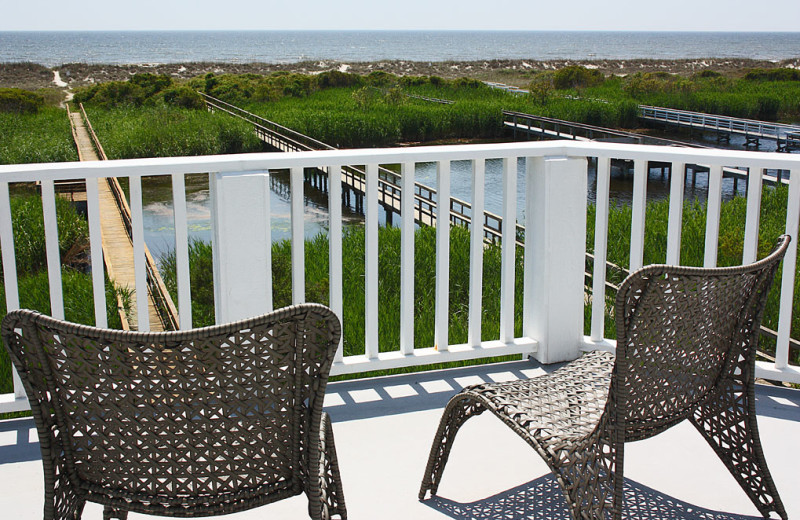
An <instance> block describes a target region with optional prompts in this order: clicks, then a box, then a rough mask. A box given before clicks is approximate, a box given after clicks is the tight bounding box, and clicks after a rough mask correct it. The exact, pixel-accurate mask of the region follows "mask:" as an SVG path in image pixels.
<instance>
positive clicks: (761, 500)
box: [690, 383, 788, 520]
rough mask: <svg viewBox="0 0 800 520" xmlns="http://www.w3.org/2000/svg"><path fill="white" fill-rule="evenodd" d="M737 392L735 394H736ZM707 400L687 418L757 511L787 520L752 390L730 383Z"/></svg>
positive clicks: (765, 515) (766, 516)
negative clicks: (761, 431)
mask: <svg viewBox="0 0 800 520" xmlns="http://www.w3.org/2000/svg"><path fill="white" fill-rule="evenodd" d="M737 389H738V391H737ZM717 392H718V393H716V394H715V395H714V396H711V397H709V398H708V399H706V401H705V403H704V404H703V405H701V406H699V407H698V408H697V410H696V411H695V413H694V416H693V417H691V418H690V420H691V422H692V424H694V426H695V427H696V428H697V430H698V431H699V432H700V433H701V434H702V435H703V437H704V438H705V439H706V441H708V443H709V444H710V445H711V447H712V448H713V449H714V451H715V452H716V453H717V455H718V456H719V458H720V459H721V460H722V462H723V463H724V464H725V466H726V467H727V468H728V471H730V472H731V475H733V477H734V478H735V479H736V481H737V482H738V483H739V485H740V486H741V487H742V489H743V490H744V492H745V493H747V496H748V497H750V500H751V501H752V502H753V504H755V506H756V507H757V508H758V510H759V511H760V512H761V514H762V515H764V517H765V518H768V517H769V515H770V513H771V512H775V513H777V514H778V515H780V517H781V518H783V519H784V520H786V519H787V518H788V517H787V514H786V509H785V508H784V507H783V502H782V501H781V498H780V496H779V495H778V490H777V488H776V487H775V482H774V481H773V480H772V476H771V475H770V472H769V469H768V468H767V461H766V459H765V458H764V452H763V451H762V448H761V440H760V438H759V435H758V423H757V420H756V413H755V403H754V399H753V393H752V392H753V390H752V388H749V389H748V388H742V386H740V385H734V384H733V383H730V384H728V385H724V386H721V387H720V389H719V390H718V391H717Z"/></svg>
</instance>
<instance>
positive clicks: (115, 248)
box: [69, 112, 165, 331]
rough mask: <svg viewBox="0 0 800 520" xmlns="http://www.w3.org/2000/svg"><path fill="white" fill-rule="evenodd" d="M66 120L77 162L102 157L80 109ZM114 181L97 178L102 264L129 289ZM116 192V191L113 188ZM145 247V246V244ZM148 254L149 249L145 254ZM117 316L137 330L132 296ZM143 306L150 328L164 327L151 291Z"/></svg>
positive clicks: (127, 250)
mask: <svg viewBox="0 0 800 520" xmlns="http://www.w3.org/2000/svg"><path fill="white" fill-rule="evenodd" d="M69 117H70V123H71V124H72V134H73V136H74V138H75V145H76V146H77V148H78V157H79V159H80V160H81V161H99V160H102V159H104V158H105V157H101V154H102V155H105V154H103V153H102V151H101V152H100V154H98V150H97V149H96V147H95V145H94V141H93V139H92V136H91V134H90V131H89V129H87V128H86V124H85V123H84V118H83V115H82V114H81V113H80V112H69ZM114 184H117V186H118V182H117V179H115V178H108V179H99V182H98V191H99V196H100V227H101V232H102V237H103V262H104V263H105V268H106V273H107V274H108V277H109V278H110V279H111V280H113V281H114V283H116V284H117V285H119V286H121V287H126V288H128V289H130V290H131V291H132V292H133V291H135V287H136V275H135V268H134V258H133V242H132V241H131V238H130V235H129V234H128V229H127V226H126V223H125V218H124V216H123V211H122V210H121V208H120V207H119V203H118V200H117V196H116V195H115V193H114V191H115V190H114V189H113V188H114V187H115V186H114ZM117 191H118V190H117ZM145 248H147V246H145ZM146 254H147V256H148V257H149V256H150V255H149V252H148V253H146ZM118 306H119V308H120V317H121V318H122V326H123V329H125V330H139V324H138V323H137V320H138V313H137V306H136V298H135V297H134V298H131V309H130V314H127V315H126V314H125V312H124V311H123V310H122V308H121V305H120V304H119V302H118ZM147 307H148V314H149V316H150V330H152V331H163V330H165V327H164V325H163V323H162V320H161V317H160V314H159V312H158V309H157V306H156V304H155V300H154V298H153V295H152V292H151V291H148V294H147Z"/></svg>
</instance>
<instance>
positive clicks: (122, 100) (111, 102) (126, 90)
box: [74, 81, 146, 107]
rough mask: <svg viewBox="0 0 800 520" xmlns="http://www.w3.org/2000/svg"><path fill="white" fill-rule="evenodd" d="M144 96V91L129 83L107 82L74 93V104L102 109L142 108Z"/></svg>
mask: <svg viewBox="0 0 800 520" xmlns="http://www.w3.org/2000/svg"><path fill="white" fill-rule="evenodd" d="M145 98H146V95H145V90H144V89H143V88H142V87H140V86H139V85H137V84H135V83H131V82H129V81H109V82H108V83H101V84H100V85H93V86H91V87H89V88H87V89H82V90H79V91H77V92H76V93H75V97H74V100H75V102H76V103H89V102H91V103H92V104H95V105H100V106H104V107H119V106H125V105H130V106H137V107H138V106H142V104H144V101H145Z"/></svg>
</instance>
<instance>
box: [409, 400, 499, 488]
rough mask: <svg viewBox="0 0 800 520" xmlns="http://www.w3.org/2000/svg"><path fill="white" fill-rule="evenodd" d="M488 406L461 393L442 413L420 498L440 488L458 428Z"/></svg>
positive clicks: (423, 479)
mask: <svg viewBox="0 0 800 520" xmlns="http://www.w3.org/2000/svg"><path fill="white" fill-rule="evenodd" d="M485 410H486V407H485V406H484V405H483V404H482V403H480V402H478V401H476V400H475V399H473V398H472V397H471V396H469V395H467V394H459V395H456V396H455V397H453V398H452V399H451V400H450V402H449V403H447V408H445V410H444V413H443V414H442V419H441V421H440V422H439V429H438V430H437V431H436V436H435V437H434V439H433V445H432V446H431V452H430V455H429V456H428V465H427V466H426V467H425V475H424V476H423V478H422V485H421V486H420V489H419V499H420V500H424V499H425V495H426V494H427V492H428V491H430V492H431V495H435V494H436V491H437V490H438V489H439V482H440V481H441V478H442V472H444V467H445V465H446V464H447V459H448V457H449V456H450V450H451V449H452V447H453V440H454V439H455V436H456V433H458V429H459V428H461V425H462V424H464V422H466V420H467V419H469V418H470V417H473V416H475V415H480V414H481V413H483V412H484V411H485Z"/></svg>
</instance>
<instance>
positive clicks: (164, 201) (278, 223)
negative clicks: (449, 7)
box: [142, 159, 745, 258]
mask: <svg viewBox="0 0 800 520" xmlns="http://www.w3.org/2000/svg"><path fill="white" fill-rule="evenodd" d="M415 176H416V180H417V182H419V183H421V184H424V185H426V186H429V187H431V188H434V189H436V188H437V179H436V164H435V163H419V164H417V166H416V170H415ZM270 181H271V182H270V183H271V188H272V190H271V194H272V197H271V201H270V204H271V214H272V240H273V242H275V241H280V240H285V239H289V238H290V237H291V222H290V189H289V175H288V172H287V171H276V172H272V173H271V176H270ZM596 181H597V176H596V170H595V168H594V166H593V164H592V163H590V165H589V175H588V199H589V202H590V203H592V202H594V199H595V194H596V192H597V186H596ZM744 184H745V183H744V182H742V181H739V182H738V188H737V191H736V193H738V194H740V195H741V194H743V193H744V188H745V186H744ZM517 188H518V191H517V220H518V221H520V222H523V221H524V217H525V204H524V198H525V160H524V159H519V160H518V161H517ZM142 190H143V204H144V227H145V240H146V241H147V245H148V247H149V248H150V251H151V252H152V254H153V255H154V256H155V257H156V258H160V257H161V256H162V255H163V254H164V253H166V252H168V251H171V250H172V249H174V246H175V227H174V226H175V225H174V213H173V207H172V184H171V180H170V178H169V177H166V176H164V177H148V178H145V179H143V182H142ZM450 190H451V195H452V196H453V197H456V198H459V199H461V200H464V201H467V202H470V201H471V199H472V163H471V162H470V161H455V162H453V163H452V164H451V187H450ZM632 191H633V175H632V174H631V173H630V172H628V171H627V170H626V169H625V168H621V167H620V166H614V167H612V172H611V184H610V197H611V200H612V204H630V202H631V196H632ZM502 192H503V189H502V161H501V160H499V159H497V160H489V161H487V163H486V178H485V185H484V194H485V209H486V210H487V211H490V212H493V213H496V214H501V204H502ZM707 192H708V174H707V173H705V172H696V173H695V172H693V171H692V170H689V171H688V173H687V176H686V183H685V193H684V196H685V199H686V200H689V201H691V200H698V201H704V200H705V199H706V197H707ZM736 193H735V192H734V181H733V179H732V178H728V177H726V178H725V179H724V180H723V193H722V197H723V200H727V199H731V198H732V197H734V196H735V194H736ZM304 195H305V196H304V198H305V211H304V221H305V235H306V238H311V237H313V236H315V235H317V234H319V233H321V232H326V230H327V227H328V196H327V194H326V193H322V192H321V191H319V190H318V189H316V188H313V187H312V186H310V185H309V184H308V183H306V185H305V189H304ZM647 197H648V200H649V201H652V200H661V199H666V198H668V197H669V175H668V174H667V173H665V172H664V171H662V170H661V169H660V168H651V169H650V171H649V172H648V181H647ZM186 204H187V212H188V215H187V217H188V222H189V237H190V240H191V239H193V240H203V241H210V240H211V202H210V199H209V187H208V176H207V175H205V174H198V175H189V176H187V178H186ZM342 214H343V220H344V224H345V226H348V225H362V224H363V216H362V215H361V214H360V213H358V212H357V211H356V210H355V207H354V206H352V204H351V206H350V207H343V212H342ZM379 214H380V220H381V225H385V224H386V221H387V219H386V213H385V211H384V210H383V208H381V209H380V210H379ZM394 222H395V223H396V222H399V221H398V220H397V219H394Z"/></svg>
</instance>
